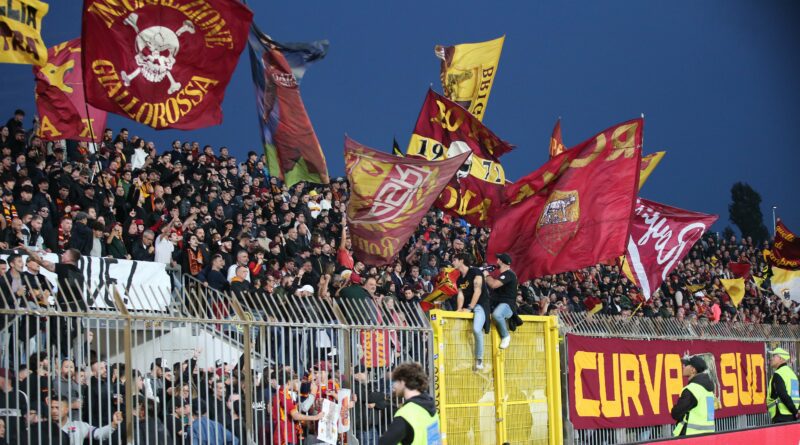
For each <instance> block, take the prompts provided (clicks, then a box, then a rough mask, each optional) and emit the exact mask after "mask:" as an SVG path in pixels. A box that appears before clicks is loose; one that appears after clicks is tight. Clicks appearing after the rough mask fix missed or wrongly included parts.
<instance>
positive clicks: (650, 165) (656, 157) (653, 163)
mask: <svg viewBox="0 0 800 445" xmlns="http://www.w3.org/2000/svg"><path fill="white" fill-rule="evenodd" d="M665 154H667V152H666V151H657V152H655V153H651V154H649V155H647V156H644V157H643V158H642V172H641V173H639V190H641V189H642V186H643V185H644V183H645V181H647V178H649V177H650V173H653V170H655V169H656V167H658V163H659V162H661V160H662V159H663V158H664V155H665Z"/></svg>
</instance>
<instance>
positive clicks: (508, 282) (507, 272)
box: [483, 253, 518, 349]
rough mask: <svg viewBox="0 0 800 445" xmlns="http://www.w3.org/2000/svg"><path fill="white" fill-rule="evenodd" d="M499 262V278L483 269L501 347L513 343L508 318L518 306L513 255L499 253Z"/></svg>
mask: <svg viewBox="0 0 800 445" xmlns="http://www.w3.org/2000/svg"><path fill="white" fill-rule="evenodd" d="M497 264H498V265H499V266H500V274H499V275H498V277H497V278H494V277H493V276H491V275H489V271H488V270H484V271H483V277H484V279H485V280H486V284H487V285H488V286H489V289H491V290H492V291H493V292H492V304H493V305H494V311H492V320H494V324H495V326H497V333H498V334H500V349H506V348H508V345H509V344H510V343H511V334H510V333H509V332H508V319H509V318H511V317H513V316H514V312H515V311H516V308H517V287H518V285H517V274H515V273H514V271H513V270H511V256H510V255H509V254H507V253H499V254H497Z"/></svg>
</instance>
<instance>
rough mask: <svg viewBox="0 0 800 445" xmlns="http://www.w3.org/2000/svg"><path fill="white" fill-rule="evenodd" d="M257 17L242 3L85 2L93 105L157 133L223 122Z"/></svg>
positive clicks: (87, 75)
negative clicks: (224, 105) (224, 104)
mask: <svg viewBox="0 0 800 445" xmlns="http://www.w3.org/2000/svg"><path fill="white" fill-rule="evenodd" d="M252 19H253V13H252V12H250V10H249V9H247V7H246V6H244V5H243V4H242V3H241V2H239V1H236V0H202V1H190V0H170V1H161V2H143V1H137V2H131V1H122V2H120V1H112V0H84V3H83V33H82V41H83V74H84V83H85V84H86V85H85V86H86V100H87V101H88V102H89V103H90V104H91V105H94V106H95V107H97V108H99V109H101V110H106V111H110V112H112V113H116V114H119V115H121V116H126V117H129V118H130V119H133V120H134V121H136V122H139V123H141V124H144V125H148V126H150V127H153V128H155V129H157V130H163V129H165V128H177V129H181V130H192V129H196V128H202V127H208V126H211V125H217V124H219V123H221V122H222V100H223V98H224V96H225V88H226V87H227V86H228V82H229V81H230V79H231V74H233V70H234V69H235V68H236V64H237V62H238V60H239V55H240V54H241V53H242V50H243V49H244V45H245V42H246V41H247V32H248V29H249V27H250V22H251V21H252Z"/></svg>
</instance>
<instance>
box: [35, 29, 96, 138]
mask: <svg viewBox="0 0 800 445" xmlns="http://www.w3.org/2000/svg"><path fill="white" fill-rule="evenodd" d="M47 60H48V62H47V64H46V65H45V66H44V67H43V68H39V67H33V74H34V76H35V77H36V109H37V110H38V112H39V119H40V123H39V131H38V133H37V135H38V136H39V137H41V138H42V139H44V140H46V141H54V140H60V139H71V140H73V141H91V140H92V136H94V141H95V142H100V140H101V139H102V138H103V131H104V130H105V127H106V117H107V113H106V112H105V111H102V110H98V109H97V108H95V107H93V106H90V105H87V104H86V96H85V95H84V93H83V73H82V71H81V39H72V40H70V41H67V42H64V43H61V44H58V45H56V46H54V47H52V48H50V49H48V50H47ZM87 109H88V115H87Z"/></svg>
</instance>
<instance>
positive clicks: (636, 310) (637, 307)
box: [628, 302, 644, 318]
mask: <svg viewBox="0 0 800 445" xmlns="http://www.w3.org/2000/svg"><path fill="white" fill-rule="evenodd" d="M642 304H644V303H643V302H642V303H639V306H636V309H634V310H633V312H631V316H630V317H628V318H632V317H633V316H634V315H636V312H638V311H639V309H640V308H641V307H642Z"/></svg>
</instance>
